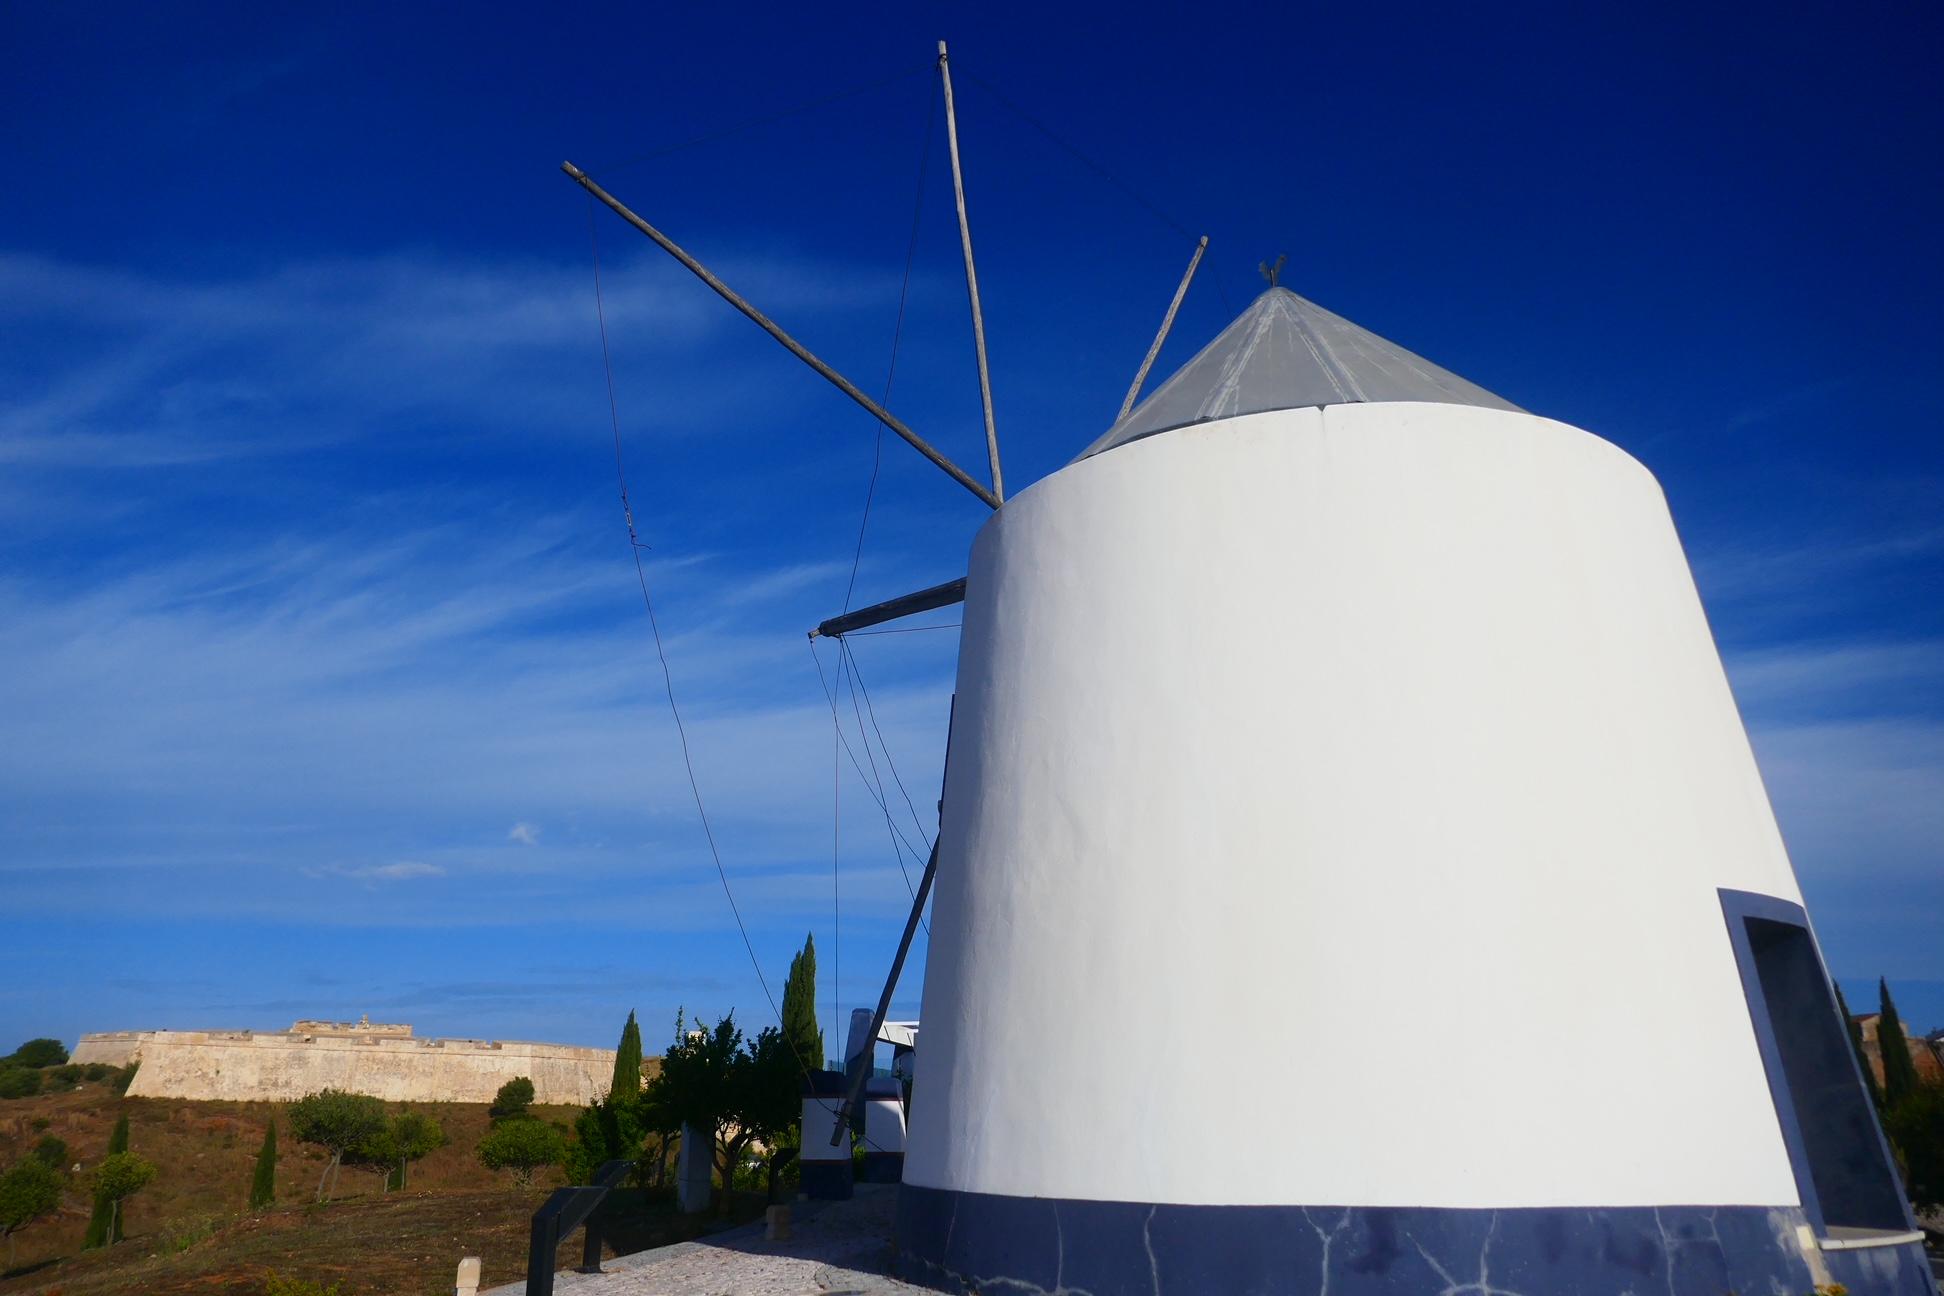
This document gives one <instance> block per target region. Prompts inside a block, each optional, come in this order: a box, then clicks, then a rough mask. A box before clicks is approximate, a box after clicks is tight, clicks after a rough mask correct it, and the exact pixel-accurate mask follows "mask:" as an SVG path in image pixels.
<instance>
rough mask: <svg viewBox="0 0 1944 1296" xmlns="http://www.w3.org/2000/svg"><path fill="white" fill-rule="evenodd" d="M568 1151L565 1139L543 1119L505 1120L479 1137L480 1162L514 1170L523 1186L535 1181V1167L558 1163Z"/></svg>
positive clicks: (515, 1178)
mask: <svg viewBox="0 0 1944 1296" xmlns="http://www.w3.org/2000/svg"><path fill="white" fill-rule="evenodd" d="M566 1155H567V1143H566V1140H564V1139H563V1138H561V1136H560V1131H559V1130H557V1129H555V1128H554V1127H553V1126H551V1125H548V1124H547V1123H545V1122H544V1121H537V1120H510V1121H502V1122H500V1123H499V1124H498V1125H495V1126H493V1128H492V1129H490V1130H488V1131H487V1133H486V1137H485V1138H483V1139H481V1140H479V1150H478V1156H479V1160H480V1162H481V1163H482V1164H483V1165H484V1166H485V1167H486V1168H487V1169H488V1170H511V1171H512V1172H513V1180H514V1182H515V1183H517V1184H519V1185H520V1187H522V1188H525V1187H527V1186H528V1185H530V1184H531V1183H532V1182H533V1172H534V1171H535V1170H537V1169H539V1168H540V1167H541V1166H547V1165H557V1164H559V1162H560V1161H561V1160H562V1159H563V1158H564V1157H565V1156H566Z"/></svg>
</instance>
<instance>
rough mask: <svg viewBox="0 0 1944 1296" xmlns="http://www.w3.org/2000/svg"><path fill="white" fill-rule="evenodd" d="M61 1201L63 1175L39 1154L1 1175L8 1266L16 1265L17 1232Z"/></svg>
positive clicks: (0, 1229)
mask: <svg viewBox="0 0 1944 1296" xmlns="http://www.w3.org/2000/svg"><path fill="white" fill-rule="evenodd" d="M60 1204H61V1176H60V1175H58V1174H56V1173H55V1172H54V1168H53V1167H52V1166H50V1165H48V1164H47V1163H45V1162H44V1161H42V1160H41V1159H40V1158H38V1157H28V1158H27V1159H26V1160H25V1161H22V1162H21V1163H20V1164H19V1165H17V1166H15V1167H14V1168H13V1169H11V1170H9V1171H7V1173H5V1174H4V1175H0V1233H5V1234H6V1235H7V1268H9V1269H11V1268H13V1266H14V1234H16V1233H18V1232H19V1231H20V1230H21V1229H23V1228H26V1227H27V1226H28V1225H29V1224H32V1223H33V1222H34V1221H35V1220H37V1219H39V1218H40V1217H41V1216H43V1215H45V1214H47V1213H48V1212H49V1211H51V1210H53V1209H54V1208H55V1207H56V1206H59V1205H60Z"/></svg>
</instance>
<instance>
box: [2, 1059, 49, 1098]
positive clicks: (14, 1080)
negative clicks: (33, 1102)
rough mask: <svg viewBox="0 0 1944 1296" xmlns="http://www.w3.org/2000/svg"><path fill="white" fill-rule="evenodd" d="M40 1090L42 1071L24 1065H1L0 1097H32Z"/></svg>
mask: <svg viewBox="0 0 1944 1296" xmlns="http://www.w3.org/2000/svg"><path fill="white" fill-rule="evenodd" d="M40 1090H41V1073H40V1072H38V1071H35V1070H32V1069H30V1068H28V1067H22V1066H0V1098H32V1097H33V1096H34V1095H35V1094H37V1093H39V1092H40Z"/></svg>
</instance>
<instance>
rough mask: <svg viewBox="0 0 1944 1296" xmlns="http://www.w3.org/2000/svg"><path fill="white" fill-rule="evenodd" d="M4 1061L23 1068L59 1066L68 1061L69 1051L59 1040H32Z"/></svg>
mask: <svg viewBox="0 0 1944 1296" xmlns="http://www.w3.org/2000/svg"><path fill="white" fill-rule="evenodd" d="M3 1060H4V1061H7V1062H11V1063H13V1064H14V1065H15V1066H23V1067H49V1066H59V1065H61V1063H63V1062H65V1061H67V1060H68V1051H67V1048H66V1047H65V1046H64V1045H63V1044H62V1043H61V1041H59V1040H54V1039H31V1040H28V1041H27V1042H26V1043H25V1044H22V1045H21V1046H20V1047H19V1048H17V1049H15V1050H14V1051H13V1052H12V1053H11V1054H9V1055H8V1056H7V1057H6V1058H5V1059H3Z"/></svg>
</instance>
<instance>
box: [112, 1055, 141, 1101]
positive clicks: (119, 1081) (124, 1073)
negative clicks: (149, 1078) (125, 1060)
mask: <svg viewBox="0 0 1944 1296" xmlns="http://www.w3.org/2000/svg"><path fill="white" fill-rule="evenodd" d="M141 1065H142V1064H141V1063H140V1062H130V1063H129V1064H128V1065H127V1066H125V1067H122V1068H121V1069H120V1070H118V1071H116V1072H115V1073H114V1077H113V1078H112V1079H111V1080H109V1082H108V1083H109V1084H110V1085H111V1086H113V1088H114V1090H115V1092H116V1093H118V1094H125V1093H127V1092H128V1086H130V1085H131V1084H134V1083H135V1072H136V1071H137V1070H139V1069H140V1068H141Z"/></svg>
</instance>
